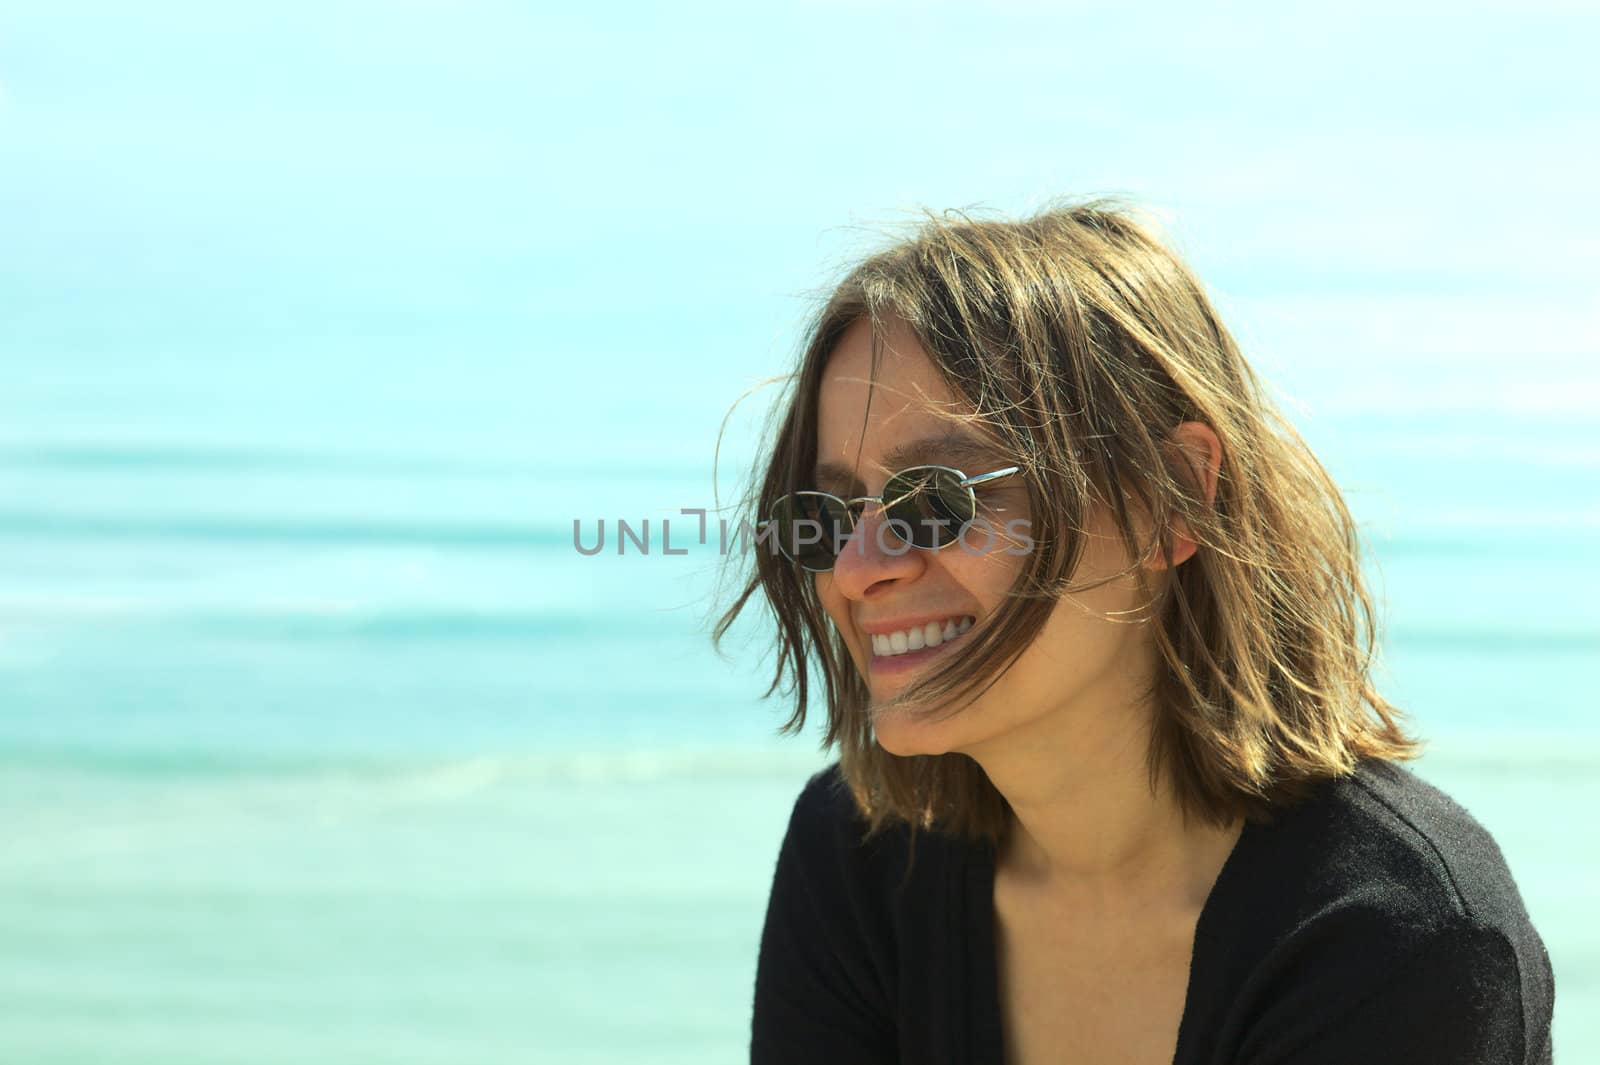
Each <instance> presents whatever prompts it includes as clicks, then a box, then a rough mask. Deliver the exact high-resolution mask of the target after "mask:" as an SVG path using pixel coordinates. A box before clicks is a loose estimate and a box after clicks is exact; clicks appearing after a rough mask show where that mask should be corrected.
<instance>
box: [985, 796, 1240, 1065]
mask: <svg viewBox="0 0 1600 1065" xmlns="http://www.w3.org/2000/svg"><path fill="white" fill-rule="evenodd" d="M1262 827H1263V826H1261V825H1258V824H1256V823H1255V822H1253V821H1250V820H1246V821H1245V822H1244V827H1243V828H1242V829H1240V831H1239V838H1238V839H1236V840H1235V841H1234V844H1233V849H1232V850H1230V851H1229V852H1228V857H1227V858H1226V859H1225V860H1224V861H1223V863H1222V868H1221V869H1220V870H1218V872H1217V878H1216V880H1215V881H1213V882H1212V885H1211V890H1210V891H1209V892H1207V893H1206V901H1205V903H1204V904H1203V905H1202V906H1201V907H1200V916H1199V917H1198V918H1196V919H1195V926H1194V944H1193V947H1192V949H1191V952H1190V955H1189V977H1188V980H1187V981H1186V983H1185V987H1184V995H1183V1014H1182V1017H1181V1018H1180V1020H1179V1022H1178V1041H1177V1044H1176V1046H1175V1047H1174V1048H1173V1055H1172V1061H1173V1065H1186V1062H1187V1061H1189V1060H1191V1059H1193V1058H1194V1049H1193V1048H1192V1047H1191V1046H1190V1044H1191V1043H1193V1041H1194V1039H1195V1035H1194V1029H1195V1026H1196V1025H1198V1024H1199V1023H1200V1021H1199V1019H1198V1018H1196V1017H1194V1016H1193V1015H1192V1014H1191V1013H1190V1009H1191V1008H1192V1006H1193V1004H1194V1000H1195V987H1196V986H1197V985H1198V984H1199V983H1200V981H1201V980H1203V979H1207V978H1209V976H1210V971H1209V970H1210V968H1211V964H1210V960H1211V957H1212V951H1213V949H1214V948H1215V947H1216V946H1218V945H1219V944H1220V942H1221V937H1220V935H1219V933H1218V929H1217V923H1218V921H1220V920H1222V914H1221V911H1222V910H1223V909H1224V907H1225V905H1226V901H1227V900H1228V899H1229V898H1230V897H1232V896H1233V895H1234V894H1236V890H1235V887H1234V881H1235V880H1237V879H1238V877H1239V876H1240V875H1241V874H1240V873H1239V870H1240V869H1241V868H1242V867H1243V866H1244V865H1245V862H1246V860H1247V857H1246V852H1247V850H1249V849H1251V848H1253V847H1254V846H1255V845H1256V839H1257V837H1258V836H1259V834H1260V832H1261V829H1262ZM994 875H995V846H994V844H992V843H987V842H986V843H982V844H979V845H977V846H974V847H971V848H969V849H968V859H967V867H966V889H967V890H966V903H967V905H966V915H965V916H966V921H965V925H966V933H967V937H968V941H969V943H970V944H971V945H970V947H969V949H968V965H967V969H966V976H967V979H968V980H969V981H970V985H969V986H970V988H971V990H972V994H971V996H970V998H969V1001H970V1002H973V1003H975V1004H976V1009H974V1010H973V1011H972V1013H971V1014H970V1015H969V1018H970V1019H969V1026H968V1029H967V1041H968V1047H967V1060H968V1061H972V1062H975V1063H978V1065H1004V1062H1005V1042H1004V1040H1005V1036H1004V1031H1003V1028H1002V1026H1001V1020H1000V965H999V944H998V941H997V936H996V934H995V932H996V928H995V910H994Z"/></svg>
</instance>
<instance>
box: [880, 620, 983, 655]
mask: <svg viewBox="0 0 1600 1065" xmlns="http://www.w3.org/2000/svg"><path fill="white" fill-rule="evenodd" d="M970 628H972V618H970V617H962V618H946V619H945V620H944V621H942V622H940V621H930V622H928V623H927V624H926V625H918V626H917V627H916V628H914V629H907V630H905V631H902V632H891V633H879V634H877V635H875V636H873V637H872V653H873V654H874V655H877V656H878V657H880V658H882V657H887V656H891V655H903V654H905V653H907V652H908V651H921V650H923V649H924V648H928V647H938V646H939V645H940V644H942V643H947V642H949V641H950V640H953V639H955V638H956V637H957V636H960V635H961V634H962V633H964V632H966V631H967V630H968V629H970Z"/></svg>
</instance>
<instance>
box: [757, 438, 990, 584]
mask: <svg viewBox="0 0 1600 1065" xmlns="http://www.w3.org/2000/svg"><path fill="white" fill-rule="evenodd" d="M918 470H943V471H945V472H946V473H953V474H955V475H956V477H957V481H956V487H958V488H965V489H966V490H967V496H968V498H969V499H971V501H972V512H973V514H974V515H976V514H977V511H978V494H977V493H976V492H974V491H973V486H974V485H980V484H987V483H989V482H990V481H998V480H1000V479H1001V478H1002V477H1010V476H1011V475H1012V474H1014V473H1021V472H1022V467H1021V466H1005V467H1003V468H1001V469H998V470H992V471H990V472H989V473H980V474H975V475H974V476H971V477H968V476H967V474H966V472H965V471H964V470H958V469H956V468H955V467H954V466H939V465H934V464H923V465H918V466H907V467H906V468H905V469H903V470H900V471H898V472H897V473H893V474H890V475H889V477H888V478H886V479H885V480H884V484H885V486H887V485H888V484H889V482H891V481H893V480H894V479H895V478H896V477H903V476H905V475H906V474H908V473H915V472H916V471H918ZM803 495H810V496H826V497H827V498H829V499H833V500H837V501H838V502H840V503H843V504H844V510H845V513H846V514H848V515H850V526H851V531H852V532H853V531H854V530H855V525H856V523H857V522H859V521H860V520H861V517H862V515H865V514H866V507H865V506H863V507H862V508H861V509H860V510H859V511H858V510H856V504H857V503H861V504H866V503H876V504H878V505H879V506H880V507H883V508H885V509H887V507H888V504H886V503H885V502H884V501H883V497H882V496H854V497H852V498H849V499H846V498H844V497H843V496H836V495H834V494H833V493H832V492H823V491H820V490H817V489H806V490H803V491H799V492H787V493H785V494H784V495H782V496H779V497H778V499H777V500H776V501H775V502H774V503H773V506H774V507H776V506H777V505H778V503H781V502H783V500H785V499H787V498H789V497H790V496H803ZM968 520H971V519H968ZM772 522H773V519H772V518H763V519H761V521H759V522H757V523H756V528H757V529H758V530H761V529H765V528H766V527H767V526H769V525H771V524H772ZM889 528H890V529H891V530H894V534H895V536H897V537H899V539H900V541H901V543H904V544H905V545H906V546H907V547H913V548H916V549H917V550H918V551H942V550H944V549H945V548H947V547H949V546H950V544H953V543H955V542H956V540H959V539H960V538H961V537H960V535H959V534H958V535H957V536H956V537H955V538H954V539H952V540H950V541H949V542H948V543H943V544H936V545H934V546H933V547H923V546H922V545H921V544H916V543H912V542H911V541H910V540H908V539H906V538H905V537H904V536H900V532H899V530H897V529H895V527H894V521H893V520H891V521H890V522H889ZM777 543H778V550H779V551H781V552H783V557H784V558H787V559H788V560H789V561H790V562H793V563H794V564H795V565H797V566H799V567H800V568H801V569H803V570H808V571H810V572H812V573H827V572H828V571H829V570H831V569H833V563H832V562H830V563H829V564H828V565H827V567H826V568H823V569H818V568H817V567H815V566H808V565H806V564H805V563H804V562H801V561H800V560H799V559H797V558H795V557H794V556H793V555H791V554H789V552H788V551H787V550H785V549H784V547H783V541H782V540H779V541H777ZM834 557H835V559H837V557H838V556H837V555H835V556H834Z"/></svg>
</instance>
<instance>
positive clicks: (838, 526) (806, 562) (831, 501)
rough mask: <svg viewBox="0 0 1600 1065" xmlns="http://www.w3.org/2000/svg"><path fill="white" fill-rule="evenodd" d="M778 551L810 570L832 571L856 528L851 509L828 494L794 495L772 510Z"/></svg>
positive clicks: (780, 502)
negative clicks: (851, 516) (835, 561)
mask: <svg viewBox="0 0 1600 1065" xmlns="http://www.w3.org/2000/svg"><path fill="white" fill-rule="evenodd" d="M772 523H773V525H775V526H776V529H775V530H774V531H773V536H775V537H776V538H777V543H778V549H779V550H780V551H782V552H783V553H784V554H785V555H787V556H788V557H789V558H791V559H793V560H794V561H795V562H798V563H799V564H800V565H802V566H804V567H806V568H807V569H809V570H827V569H832V568H833V560H834V559H835V558H836V557H837V556H838V553H839V552H838V549H839V547H841V546H843V544H844V542H845V541H846V540H847V539H849V538H850V530H851V529H852V528H854V525H853V524H852V523H851V521H850V513H849V508H848V507H847V506H846V505H845V501H844V500H842V499H840V498H839V497H838V496H832V495H829V494H828V493H826V492H791V493H790V494H789V495H786V496H784V497H783V498H782V499H779V500H778V502H777V503H776V504H774V506H773V508H772Z"/></svg>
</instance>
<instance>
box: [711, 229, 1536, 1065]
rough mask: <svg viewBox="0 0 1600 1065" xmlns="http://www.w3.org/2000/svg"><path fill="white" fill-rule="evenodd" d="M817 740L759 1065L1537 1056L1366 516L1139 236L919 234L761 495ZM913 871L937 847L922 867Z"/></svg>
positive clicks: (777, 941)
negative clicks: (1397, 657)
mask: <svg viewBox="0 0 1600 1065" xmlns="http://www.w3.org/2000/svg"><path fill="white" fill-rule="evenodd" d="M752 496H753V499H752V503H753V505H754V507H755V508H756V510H757V513H758V516H759V517H761V518H763V519H764V520H765V521H766V525H765V526H764V529H765V530H767V531H769V532H770V533H771V537H770V540H769V541H768V544H769V545H770V546H772V547H774V548H776V550H757V551H756V552H754V554H753V555H752V556H751V557H752V565H753V570H752V572H751V573H750V575H749V577H748V580H747V582H746V583H745V586H744V589H743V592H742V594H741V595H740V597H739V599H738V600H737V601H736V602H735V603H734V604H733V605H732V606H731V607H730V609H729V610H728V612H727V613H726V614H725V615H724V617H723V618H722V620H721V623H720V624H719V626H718V629H717V636H718V638H719V639H720V637H721V636H722V635H723V634H724V633H725V632H726V630H727V628H728V627H729V626H730V625H731V624H732V622H733V621H734V619H735V618H736V617H737V615H738V614H739V613H740V612H741V610H742V609H743V608H744V607H745V606H746V605H747V603H748V602H749V600H750V599H751V598H752V597H753V596H755V595H757V594H758V593H759V594H761V595H763V596H764V597H765V599H766V601H767V602H768V604H769V605H770V606H771V608H772V609H773V612H774V614H775V617H776V620H777V622H778V647H779V658H778V670H777V676H775V678H774V681H773V686H772V688H771V689H769V694H771V691H773V690H776V688H777V687H778V685H779V684H780V683H781V682H782V681H783V680H784V679H785V677H786V676H787V677H788V678H789V679H790V680H791V682H792V683H791V687H792V690H793V691H794V692H795V694H796V706H795V711H794V714H793V716H792V717H791V718H790V720H789V722H788V723H787V725H786V726H785V727H786V728H787V729H791V730H795V731H798V730H799V729H800V728H801V727H802V726H803V724H804V720H805V712H806V706H807V696H808V672H809V670H810V669H811V668H812V667H813V666H814V667H815V668H816V669H817V670H818V671H819V672H820V675H821V678H822V680H823V682H824V685H825V693H824V694H825V697H826V702H827V715H828V721H827V731H826V734H825V743H826V745H828V746H830V747H832V746H837V748H838V750H839V759H838V761H837V762H836V763H835V764H834V765H832V766H830V767H829V768H828V769H827V770H825V771H823V772H822V773H819V774H817V775H816V776H815V777H813V778H812V780H811V781H810V783H809V784H808V785H807V787H806V788H805V789H804V791H803V792H802V794H801V795H800V796H799V798H798V800H797V802H796V804H795V807H794V813H793V816H792V818H791V821H790V824H789V828H788V832H787V834H786V836H785V838H784V840H783V843H782V846H781V848H780V853H779V858H778V863H777V869H776V873H775V877H774V881H773V885H772V892H771V897H770V900H769V903H768V910H767V918H766V923H765V926H764V930H763V934H762V940H761V949H760V956H759V958H758V962H757V975H756V988H755V1001H754V1015H753V1022H752V1024H753V1027H752V1041H751V1060H752V1061H753V1062H756V1063H762V1065H765V1063H776V1062H892V1061H904V1062H951V1063H954V1062H990V1063H1000V1062H1005V1063H1010V1065H1017V1063H1035V1062H1054V1063H1062V1062H1065V1063H1074V1062H1094V1063H1106V1062H1128V1063H1135V1062H1142V1063H1157V1062H1160V1063H1165V1062H1176V1063H1195V1065H1198V1063H1202V1062H1205V1063H1215V1065H1221V1063H1224V1062H1227V1063H1234V1065H1244V1063H1256V1065H1309V1063H1312V1062H1330V1063H1331V1062H1351V1061H1361V1062H1365V1063H1374V1062H1391V1061H1392V1062H1417V1061H1440V1062H1445V1061H1448V1062H1452V1063H1466V1062H1505V1063H1511V1062H1516V1063H1518V1065H1530V1063H1535V1062H1541V1061H1548V1060H1549V1056H1550V1050H1549V1024H1550V1015H1551V1006H1552V995H1553V987H1552V983H1553V981H1552V976H1551V970H1550V963H1549V960H1548V957H1547V955H1546V953H1545V948H1544V944H1543V942H1542V940H1541V939H1540V937H1539V935H1538V933H1537V932H1536V931H1535V930H1534V928H1533V926H1532V925H1531V923H1530V922H1529V920H1528V917H1527V914H1526V912H1525V910H1524V908H1523V905H1522V901H1521V898H1520V896H1519V894H1518V891H1517V888H1516V885H1515V882H1514V880H1513V879H1512V876H1511V874H1510V872H1509V870H1508V869H1507V868H1506V866H1505V863H1504V861H1503V860H1502V858H1501V855H1500V852H1499V850H1498V848H1497V847H1496V846H1495V843H1494V841H1493V840H1492V839H1491V838H1490V837H1489V835H1488V833H1487V832H1486V831H1485V830H1484V829H1483V828H1482V827H1481V826H1480V825H1479V824H1478V823H1477V822H1476V821H1475V820H1474V819H1473V818H1472V817H1471V816H1470V815H1469V814H1468V813H1467V812H1466V811H1465V810H1464V809H1462V808H1461V807H1460V806H1458V805H1456V804H1455V803H1453V802H1452V801H1451V800H1450V799H1449V798H1448V797H1447V796H1445V795H1443V794H1442V793H1440V792H1438V791H1437V790H1435V789H1434V788H1432V787H1430V786H1429V785H1427V784H1425V783H1424V782H1423V781H1421V780H1420V779H1419V778H1418V777H1416V776H1415V775H1414V774H1412V773H1411V772H1409V771H1408V770H1406V769H1404V768H1403V767H1401V766H1400V765H1399V764H1398V762H1399V761H1401V760H1404V759H1407V758H1412V757H1415V756H1416V754H1417V753H1418V751H1419V748H1420V743H1419V741H1418V740H1417V739H1415V738H1414V737H1412V736H1410V735H1408V734H1407V732H1406V731H1405V730H1404V729H1403V727H1402V724H1401V716H1402V715H1401V714H1400V712H1399V711H1398V710H1397V709H1396V708H1395V707H1393V706H1391V705H1390V704H1389V703H1388V702H1386V701H1385V700H1384V699H1383V698H1382V697H1381V696H1380V695H1379V694H1378V693H1377V692H1376V691H1375V690H1374V688H1373V686H1372V684H1371V682H1370V679H1369V676H1368V673H1369V665H1370V662H1371V659H1372V648H1373V644H1374V639H1375V634H1374V632H1373V628H1372V622H1371V608H1370V603H1369V600H1368V597H1367V593H1366V591H1365V589H1364V587H1363V584H1362V578H1361V569H1360V558H1359V545H1358V540H1357V537H1356V534H1355V529H1354V525H1353V522H1352V520H1351V518H1350V515H1349V513H1348V511H1347V509H1346V507H1345V505H1344V502H1343V500H1342V498H1341V495H1340V492H1339V489H1338V488H1337V486H1336V485H1335V484H1334V483H1333V482H1332V481H1331V479H1330V478H1329V477H1328V475H1327V474H1326V472H1325V471H1324V470H1323V468H1322V466H1321V465H1320V464H1319V463H1318V462H1317V461H1316V459H1315V458H1314V457H1313V456H1312V455H1311V454H1310V453H1309V451H1308V450H1307V449H1306V447H1305V445H1304V443H1303V442H1302V441H1301V440H1300V438H1299V437H1298V436H1297V435H1296V434H1295V433H1294V431H1293V429H1292V428H1291V427H1290V426H1288V424H1287V423H1286V422H1285V421H1284V420H1283V419H1282V418H1280V417H1279V416H1278V415H1277V414H1276V413H1275V411H1274V410H1273V409H1272V407H1271V405H1270V404H1269V402H1268V401H1267V400H1266V399H1265V397H1264V396H1263V394H1262V391H1261V389H1260V387H1259V385H1258V383H1257V381H1256V379H1255V377H1254V375H1253V373H1252V371H1251V370H1250V368H1249V366H1248V364H1247V363H1246V362H1245V360H1244V358H1243V356H1242V355H1241V353H1240V352H1239V350H1238V348H1237V346H1236V345H1235V343H1234V341H1233V340H1232V338H1231V337H1230V336H1229V334H1228V332H1227V331H1226V329H1224V328H1223V326H1222V324H1221V323H1220V321H1219V320H1218V318H1217V316H1216V314H1215V312H1214V310H1213V309H1212V307H1211V305H1210V303H1209V301H1208V300H1207V299H1206V297H1205V295H1204V292H1203V289H1202V287H1201V285H1200V284H1199V282H1198V281H1197V280H1196V279H1195V278H1194V277H1193V275H1192V274H1191V273H1190V272H1189V270H1188V269H1187V268H1186V267H1185V266H1184V265H1183V264H1182V263H1181V262H1180V261H1179V260H1178V259H1177V257H1176V256H1174V255H1173V254H1172V253H1171V252H1170V250H1168V249H1167V248H1166V247H1165V246H1164V245H1163V244H1162V243H1161V242H1160V241H1158V240H1157V239H1156V238H1155V237H1154V236H1153V235H1152V229H1151V227H1149V226H1148V225H1146V224H1144V223H1142V222H1140V221H1139V220H1138V219H1137V217H1136V216H1135V214H1134V213H1133V212H1131V211H1129V210H1127V209H1125V208H1121V207H1119V206H1118V205H1116V204H1114V203H1112V202H1110V201H1094V202H1089V203H1083V204H1076V205H1065V206H1056V207H1052V208H1049V209H1047V210H1044V211H1041V212H1040V213H1038V214H1037V215H1035V216H1033V217H1031V218H1028V219H1025V220H1022V221H1018V222H996V221H975V220H972V219H970V218H967V217H965V216H959V217H952V216H945V217H930V218H929V219H928V220H927V221H926V222H925V223H924V224H923V225H922V227H921V228H920V229H919V230H918V232H917V233H916V234H914V235H913V236H912V237H911V238H909V239H906V240H903V241H900V242H897V243H895V244H893V245H891V246H890V247H888V248H886V249H884V250H883V251H881V252H879V253H878V254H876V255H874V256H872V257H871V258H869V259H867V260H866V261H865V262H863V263H861V264H860V265H859V266H858V267H857V268H856V269H855V270H853V271H852V272H851V273H850V274H849V275H848V276H847V277H846V278H845V279H844V280H843V281H842V282H841V283H840V284H839V285H838V287H837V288H836V289H835V291H834V293H833V295H832V297H831V298H830V299H829V300H828V301H827V303H826V304H825V306H823V308H822V309H821V311H820V313H819V315H818V317H817V318H816V320H815V321H814V322H813V323H812V326H811V329H810V331H809V334H808V337H807V342H806V344H805V345H804V353H803V356H802V359H801V364H800V367H799V369H798V372H797V373H796V374H795V376H794V378H793V390H792V392H791V393H790V395H789V396H788V397H787V401H786V407H785V410H784V414H783V417H782V419H781V421H780V423H779V428H778V432H777V438H776V440H775V441H774V445H773V449H772V453H771V458H770V461H769V462H768V463H767V464H766V466H765V469H764V470H762V471H761V473H760V476H759V479H758V483H757V484H756V485H755V486H754V489H753V492H752ZM919 836H920V837H921V839H922V840H923V843H922V844H921V846H920V847H919V846H918V839H919Z"/></svg>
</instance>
